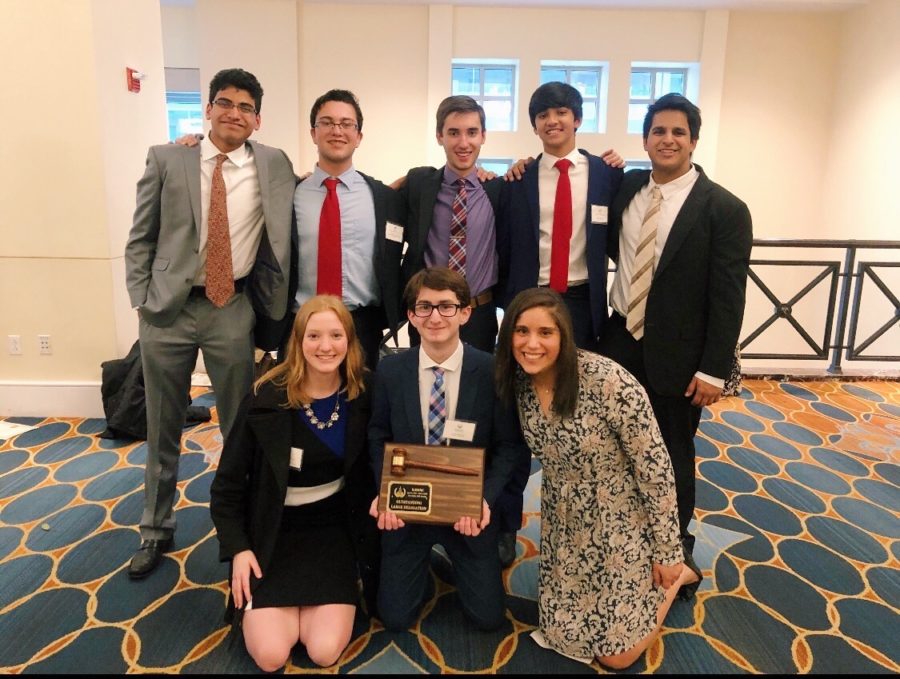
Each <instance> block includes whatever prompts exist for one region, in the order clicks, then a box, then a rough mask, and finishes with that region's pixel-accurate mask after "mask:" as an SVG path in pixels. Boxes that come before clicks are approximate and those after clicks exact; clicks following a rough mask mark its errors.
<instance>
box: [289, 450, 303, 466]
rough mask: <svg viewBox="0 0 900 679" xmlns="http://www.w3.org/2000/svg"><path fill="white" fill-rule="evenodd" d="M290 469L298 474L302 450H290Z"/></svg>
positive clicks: (301, 460)
mask: <svg viewBox="0 0 900 679" xmlns="http://www.w3.org/2000/svg"><path fill="white" fill-rule="evenodd" d="M290 465H291V469H296V470H297V471H298V472H299V471H300V470H301V469H302V468H303V448H291V462H290Z"/></svg>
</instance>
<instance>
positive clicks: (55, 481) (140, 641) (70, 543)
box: [0, 380, 900, 674]
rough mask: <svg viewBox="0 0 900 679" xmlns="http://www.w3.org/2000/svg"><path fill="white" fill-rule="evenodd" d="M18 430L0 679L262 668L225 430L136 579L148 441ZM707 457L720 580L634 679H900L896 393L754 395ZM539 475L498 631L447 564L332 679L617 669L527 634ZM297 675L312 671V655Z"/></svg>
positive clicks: (706, 486) (302, 657)
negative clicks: (221, 544)
mask: <svg viewBox="0 0 900 679" xmlns="http://www.w3.org/2000/svg"><path fill="white" fill-rule="evenodd" d="M196 395H197V396H198V398H195V403H197V404H199V405H212V404H213V402H214V399H213V396H212V394H210V393H201V392H197V393H196ZM10 421H12V422H17V423H21V424H27V425H30V426H32V427H33V429H31V430H29V431H26V432H24V433H21V434H18V435H14V436H11V437H10V438H7V439H5V440H0V672H6V673H37V672H41V673H63V672H67V673H73V672H78V673H123V672H184V673H241V672H254V671H256V668H255V666H254V664H253V662H252V661H251V659H250V658H249V656H248V655H247V653H246V651H245V650H244V646H243V642H242V640H241V639H239V638H237V639H236V638H235V637H234V635H231V634H229V628H227V627H226V626H225V625H224V624H223V622H222V614H223V611H224V603H225V593H226V577H227V571H226V568H225V566H224V565H222V564H220V563H219V562H218V560H217V543H216V537H215V532H214V530H213V527H212V523H211V521H210V518H209V511H208V502H209V486H210V481H211V479H212V476H213V474H214V473H215V467H214V459H215V456H216V455H217V453H218V452H219V450H220V448H221V440H220V438H219V436H218V429H217V427H216V426H215V424H214V423H208V424H204V425H198V426H196V427H194V428H192V429H188V430H185V436H184V442H183V445H184V453H183V454H182V458H181V466H180V470H179V479H180V481H179V496H178V501H177V505H176V510H177V521H178V531H177V534H176V538H175V546H174V548H173V551H171V552H170V553H169V554H167V555H166V557H165V559H164V562H163V564H162V565H161V567H160V568H159V569H158V571H156V572H155V573H153V574H152V575H151V576H150V577H149V578H147V579H146V580H144V581H141V582H132V581H130V580H129V579H128V576H127V573H126V569H127V564H128V561H129V559H130V557H131V555H132V553H133V552H134V550H135V549H136V548H137V547H138V544H139V536H138V533H137V529H136V524H137V523H138V519H139V516H140V511H141V501H142V485H143V465H144V460H145V456H146V450H145V444H144V443H143V442H127V441H116V440H106V439H101V438H98V437H97V434H98V433H99V432H101V431H102V430H103V429H104V427H105V423H104V421H103V420H95V419H87V420H84V419H66V418H54V417H46V418H10ZM697 453H698V456H697V477H698V488H697V512H696V516H695V523H694V529H695V533H696V535H697V538H698V539H697V546H696V549H695V557H696V560H697V562H698V564H699V565H700V567H701V568H702V569H703V572H704V574H705V580H704V582H703V583H702V585H701V587H700V590H699V591H698V593H697V596H696V597H695V598H694V599H693V600H692V601H690V602H683V601H676V603H675V605H674V606H673V608H672V610H671V612H670V614H669V616H668V618H667V620H666V623H665V627H664V629H663V634H662V636H661V638H660V639H659V641H658V642H657V643H656V644H655V645H653V646H652V647H651V648H650V650H649V651H648V653H647V654H646V656H645V657H644V658H642V659H641V660H639V661H638V663H637V664H636V665H635V666H634V667H633V668H631V669H630V670H628V673H644V672H662V673H692V674H693V673H729V674H731V673H734V674H738V673H822V672H833V673H897V672H898V671H900V383H897V382H878V381H871V382H837V381H822V382H788V383H785V382H777V381H763V380H748V381H746V382H745V385H744V390H743V392H742V394H741V395H740V396H739V397H735V398H730V399H727V400H725V401H723V402H722V403H719V404H717V405H716V406H715V407H714V408H713V409H710V410H707V411H705V412H704V418H703V421H702V422H701V425H700V433H699V434H698V437H697ZM540 475H541V472H540V466H539V465H538V464H537V463H536V462H535V463H534V464H533V474H532V478H531V482H530V484H529V487H528V490H527V496H526V517H525V522H524V526H523V528H522V530H521V531H520V532H519V537H518V543H517V551H518V558H517V560H516V562H515V563H514V565H513V566H512V567H511V568H510V569H509V570H507V571H506V573H505V577H506V586H507V591H508V615H507V623H506V625H505V626H504V627H503V628H502V629H500V630H499V631H497V632H493V633H484V632H478V631H476V630H473V629H472V628H471V626H469V625H467V624H466V621H465V619H464V618H463V616H462V613H461V611H460V609H459V606H458V604H457V601H456V594H455V590H454V588H453V585H452V571H451V569H450V568H449V565H448V564H447V562H446V560H445V558H444V557H443V556H442V555H441V554H440V551H439V550H436V551H435V552H434V558H433V564H432V566H433V568H432V570H433V578H432V581H433V586H432V587H431V589H430V599H429V601H428V602H427V604H426V606H425V608H424V610H423V612H422V615H421V618H420V621H419V622H418V623H417V625H416V626H415V627H414V628H411V629H410V630H409V631H406V632H403V633H399V634H398V633H388V632H386V631H385V630H384V629H383V628H382V627H381V625H380V624H379V623H378V621H374V620H373V621H370V620H369V619H368V618H366V617H365V616H364V615H363V614H361V613H360V614H359V615H358V616H357V621H356V627H355V630H354V637H353V640H352V641H351V643H350V646H349V647H348V648H347V650H346V651H345V653H344V654H343V656H342V657H341V659H340V660H339V661H338V663H337V664H336V665H335V666H334V667H332V668H329V669H328V670H327V671H328V672H331V673H342V674H343V673H361V674H365V673H442V672H491V673H501V674H502V673H510V674H514V673H529V674H577V673H588V674H590V673H603V672H604V670H603V669H602V668H601V667H599V666H598V665H597V664H596V663H594V664H592V665H584V664H581V663H578V662H575V661H572V660H568V659H566V658H563V657H561V656H559V655H556V654H555V653H553V652H551V651H547V650H544V649H541V648H540V647H538V646H537V645H536V644H535V643H534V642H533V641H532V639H531V638H530V636H529V633H530V632H531V631H532V630H533V629H534V628H535V626H536V624H537V604H536V599H537V572H538V563H537V561H538V552H539V534H540V514H539V511H538V508H539V493H540ZM286 671H287V672H291V673H310V672H314V671H318V668H316V667H315V666H314V665H312V664H311V663H310V661H309V659H308V658H307V656H306V654H305V652H304V651H303V649H302V647H299V646H298V647H297V648H296V649H295V652H294V655H293V657H292V659H291V661H290V662H289V664H288V666H287V667H286Z"/></svg>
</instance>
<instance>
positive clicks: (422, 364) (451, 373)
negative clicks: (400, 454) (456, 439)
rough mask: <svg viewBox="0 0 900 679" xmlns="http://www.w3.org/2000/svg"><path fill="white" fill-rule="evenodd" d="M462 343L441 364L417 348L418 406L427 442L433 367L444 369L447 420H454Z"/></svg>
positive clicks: (460, 369)
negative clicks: (420, 410)
mask: <svg viewBox="0 0 900 679" xmlns="http://www.w3.org/2000/svg"><path fill="white" fill-rule="evenodd" d="M462 362H463V343H462V341H460V342H459V345H458V346H457V347H456V351H454V352H453V353H452V354H450V357H449V358H448V359H447V360H446V361H444V362H443V363H437V362H436V361H435V360H434V359H432V358H431V357H430V356H429V355H428V354H426V353H425V350H424V349H423V348H422V347H421V346H420V347H419V405H420V406H421V409H422V424H423V426H424V430H425V440H426V441H427V440H428V405H429V403H430V401H431V387H432V385H434V371H433V370H432V368H433V367H434V366H439V367H441V368H443V369H444V402H445V404H446V406H447V419H448V420H453V419H455V418H456V404H457V403H458V402H459V380H460V374H461V373H462Z"/></svg>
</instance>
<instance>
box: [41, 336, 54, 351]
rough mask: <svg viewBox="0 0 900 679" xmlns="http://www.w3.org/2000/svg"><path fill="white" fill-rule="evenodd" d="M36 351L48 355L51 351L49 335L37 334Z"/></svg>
mask: <svg viewBox="0 0 900 679" xmlns="http://www.w3.org/2000/svg"><path fill="white" fill-rule="evenodd" d="M38 353H39V354H42V355H44V356H49V355H50V354H52V353H53V349H51V347H50V335H38Z"/></svg>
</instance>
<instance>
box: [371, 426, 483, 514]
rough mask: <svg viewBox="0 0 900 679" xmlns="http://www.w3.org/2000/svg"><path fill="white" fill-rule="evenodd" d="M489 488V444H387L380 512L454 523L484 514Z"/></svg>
mask: <svg viewBox="0 0 900 679" xmlns="http://www.w3.org/2000/svg"><path fill="white" fill-rule="evenodd" d="M417 465H423V466H424V467H430V468H427V469H423V468H421V467H418V466H417ZM483 493H484V449H483V448H461V447H456V446H422V445H411V444H406V443H386V444H384V463H383V465H382V473H381V490H380V493H379V495H378V511H379V512H384V511H392V512H394V513H395V514H397V516H399V517H400V518H401V519H403V520H404V521H407V522H410V523H434V524H444V525H453V524H454V523H456V522H457V521H458V520H459V518H460V517H461V516H471V517H473V518H476V519H479V518H481V500H482V496H483Z"/></svg>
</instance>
